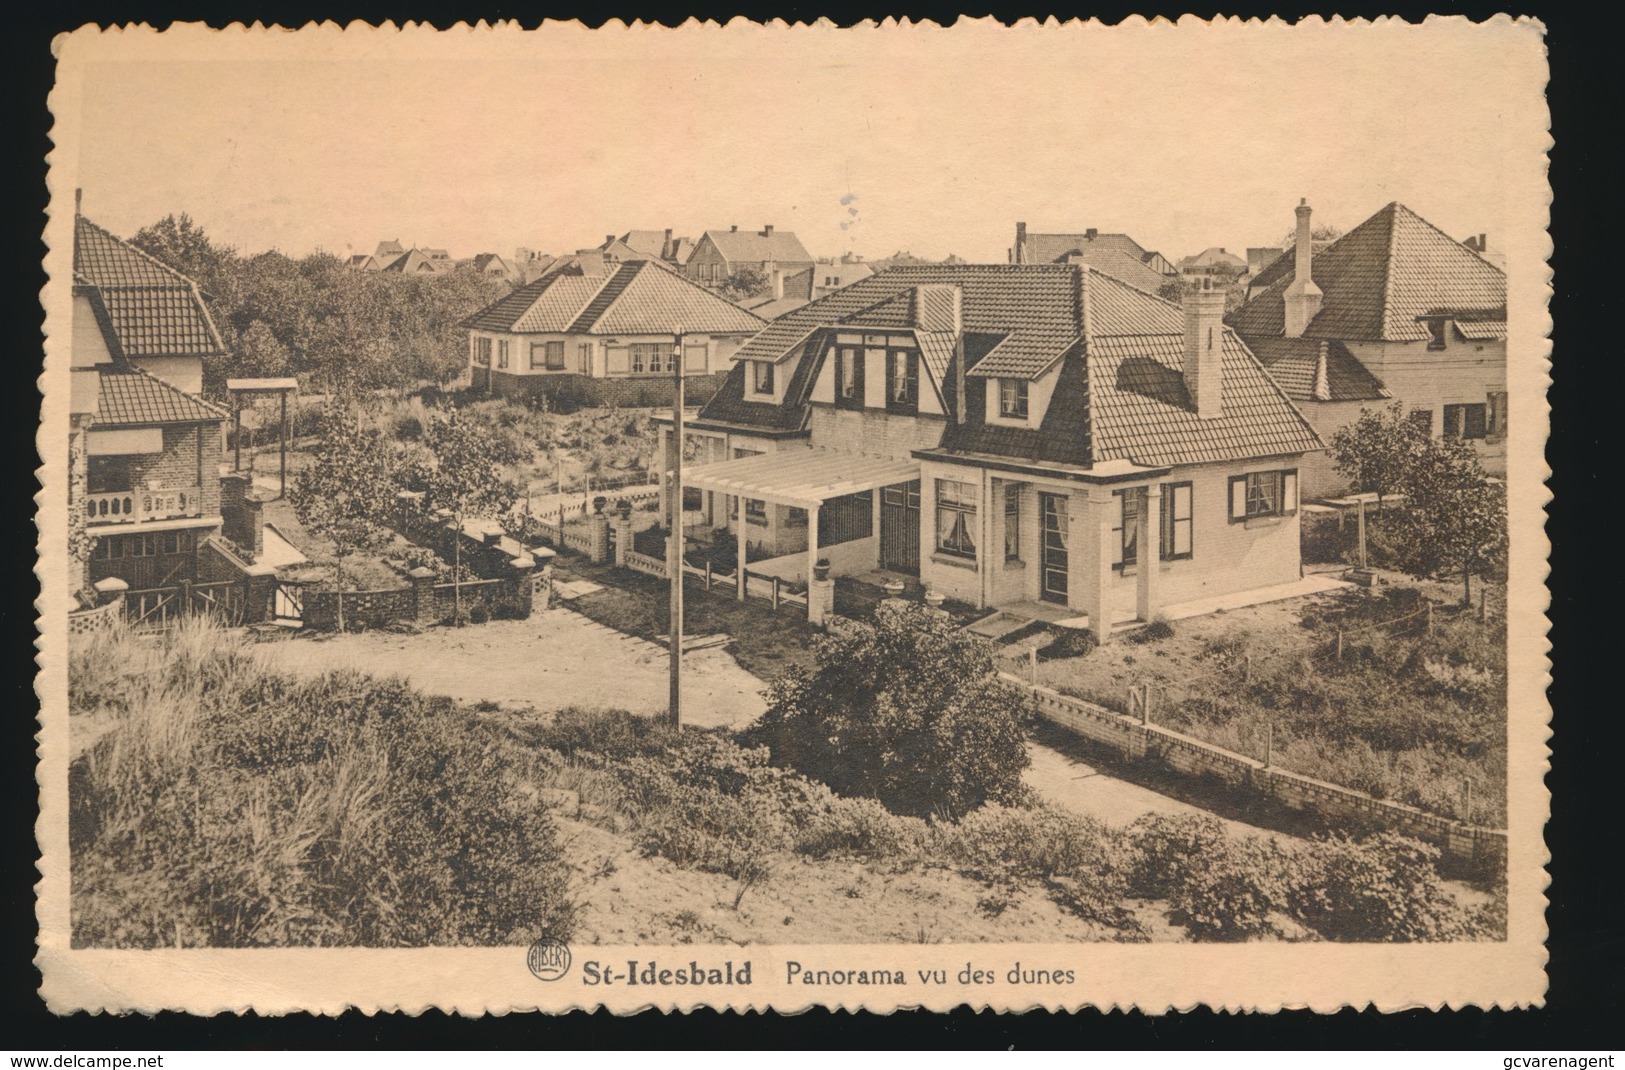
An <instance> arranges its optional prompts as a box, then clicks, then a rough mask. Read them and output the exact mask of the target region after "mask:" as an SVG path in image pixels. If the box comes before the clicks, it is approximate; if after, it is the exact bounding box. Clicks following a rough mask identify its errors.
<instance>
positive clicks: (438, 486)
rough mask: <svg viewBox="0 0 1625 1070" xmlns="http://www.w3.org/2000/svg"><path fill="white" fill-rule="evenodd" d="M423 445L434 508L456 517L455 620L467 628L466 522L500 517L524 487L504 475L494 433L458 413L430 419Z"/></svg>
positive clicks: (450, 410) (449, 411)
mask: <svg viewBox="0 0 1625 1070" xmlns="http://www.w3.org/2000/svg"><path fill="white" fill-rule="evenodd" d="M423 444H424V446H426V447H427V448H428V451H429V454H430V461H429V469H428V471H427V473H426V474H425V478H424V483H425V490H426V491H427V492H428V499H429V502H428V504H429V505H430V506H431V507H432V508H435V509H448V510H450V511H451V516H452V523H453V525H454V526H455V530H456V536H455V537H454V538H453V539H452V546H453V550H452V554H453V561H452V599H453V601H452V606H453V610H452V619H453V620H454V621H455V622H456V623H457V624H459V625H460V624H462V622H463V586H462V585H463V521H464V520H465V519H467V518H468V517H471V516H492V517H500V516H502V514H504V513H506V512H507V511H508V510H509V509H511V508H512V507H513V504H514V502H515V501H516V500H517V499H518V497H519V488H518V486H517V485H516V484H515V483H514V482H513V481H512V480H510V479H508V478H507V477H506V476H505V475H504V474H503V468H502V456H503V454H502V443H501V441H500V440H499V439H498V437H497V435H496V434H495V433H494V432H493V430H492V429H491V428H489V427H486V426H484V425H482V424H478V423H475V422H474V421H472V420H466V419H460V418H459V417H458V415H457V409H456V408H455V407H448V408H447V409H446V410H445V411H443V412H436V413H432V414H431V415H430V419H429V426H428V427H427V428H426V429H425V431H424V436H423Z"/></svg>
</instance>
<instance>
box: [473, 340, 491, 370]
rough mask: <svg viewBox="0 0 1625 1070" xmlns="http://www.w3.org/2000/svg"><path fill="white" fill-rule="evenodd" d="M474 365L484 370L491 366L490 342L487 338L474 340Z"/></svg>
mask: <svg viewBox="0 0 1625 1070" xmlns="http://www.w3.org/2000/svg"><path fill="white" fill-rule="evenodd" d="M474 363H475V364H478V365H481V366H482V367H486V368H489V367H490V366H491V340H490V339H489V338H476V339H474Z"/></svg>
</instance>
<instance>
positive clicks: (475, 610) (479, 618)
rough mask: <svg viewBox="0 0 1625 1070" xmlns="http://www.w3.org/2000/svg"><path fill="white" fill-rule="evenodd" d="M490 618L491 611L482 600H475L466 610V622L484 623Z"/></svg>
mask: <svg viewBox="0 0 1625 1070" xmlns="http://www.w3.org/2000/svg"><path fill="white" fill-rule="evenodd" d="M490 619H491V611H490V610H489V609H487V608H486V606H485V603H484V602H475V603H474V604H473V605H472V606H470V607H469V610H468V622H469V623H470V624H484V623H485V622H486V621H489V620H490Z"/></svg>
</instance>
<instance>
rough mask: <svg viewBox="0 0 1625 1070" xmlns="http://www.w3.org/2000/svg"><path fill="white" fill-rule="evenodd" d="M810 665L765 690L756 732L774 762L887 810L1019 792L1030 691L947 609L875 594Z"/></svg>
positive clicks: (966, 807) (962, 805)
mask: <svg viewBox="0 0 1625 1070" xmlns="http://www.w3.org/2000/svg"><path fill="white" fill-rule="evenodd" d="M814 656H815V658H816V661H817V667H816V669H815V670H814V671H813V672H811V673H808V672H805V671H801V670H792V671H790V672H789V673H787V674H786V675H785V676H782V677H781V678H780V679H779V680H778V681H776V682H775V683H774V685H773V687H772V688H771V689H770V691H769V706H768V709H767V712H766V713H764V714H763V716H762V719H761V721H760V722H758V724H757V726H756V727H755V728H754V729H753V730H752V733H751V738H752V739H753V740H755V741H759V742H761V743H764V744H766V745H767V747H768V748H769V749H770V751H771V752H772V756H773V760H774V762H776V763H777V764H779V765H781V766H787V767H790V768H793V769H798V770H800V771H802V772H804V773H806V774H808V775H810V776H813V777H815V778H817V779H819V780H822V781H823V782H824V783H826V784H828V785H829V786H830V787H832V788H834V789H835V791H837V792H838V793H840V794H843V795H867V796H870V797H872V798H876V799H879V800H880V801H881V802H882V803H884V804H885V806H886V807H887V808H888V809H890V810H891V811H893V812H894V813H902V814H911V815H915V816H925V815H928V814H939V815H944V816H948V817H958V816H960V815H962V814H966V813H969V812H970V811H971V810H973V809H975V808H976V807H977V806H979V805H981V804H982V803H983V802H987V801H992V802H1012V801H1017V800H1019V799H1020V797H1021V791H1020V789H1021V771H1022V770H1023V769H1025V768H1026V767H1027V764H1028V758H1027V751H1026V748H1025V747H1024V745H1023V733H1022V724H1023V722H1024V721H1025V720H1026V719H1027V718H1028V717H1029V716H1030V712H1031V699H1030V698H1029V697H1028V696H1027V695H1026V694H1025V693H1024V692H1023V691H1021V690H1020V689H1019V688H1015V687H1012V686H1010V685H1008V684H1005V683H1003V682H1001V681H1000V680H999V678H998V676H997V674H996V672H995V670H994V666H993V657H992V652H991V648H990V647H989V646H988V645H987V644H986V643H985V642H983V641H982V640H981V639H979V638H977V637H975V636H971V635H967V634H966V633H965V632H963V631H961V630H960V629H959V628H958V627H956V626H955V625H954V624H953V623H952V621H951V620H949V619H948V618H946V617H945V616H942V615H940V614H935V613H930V612H927V611H926V610H925V608H924V607H923V606H920V605H916V604H912V603H907V604H902V605H890V604H884V603H883V604H882V605H881V606H879V607H878V608H877V610H876V614H875V623H874V624H873V625H867V624H860V625H854V626H853V627H851V628H847V629H843V630H842V631H840V632H839V633H836V634H833V635H827V636H825V637H824V638H822V639H820V640H819V641H818V644H817V646H816V647H815V649H814Z"/></svg>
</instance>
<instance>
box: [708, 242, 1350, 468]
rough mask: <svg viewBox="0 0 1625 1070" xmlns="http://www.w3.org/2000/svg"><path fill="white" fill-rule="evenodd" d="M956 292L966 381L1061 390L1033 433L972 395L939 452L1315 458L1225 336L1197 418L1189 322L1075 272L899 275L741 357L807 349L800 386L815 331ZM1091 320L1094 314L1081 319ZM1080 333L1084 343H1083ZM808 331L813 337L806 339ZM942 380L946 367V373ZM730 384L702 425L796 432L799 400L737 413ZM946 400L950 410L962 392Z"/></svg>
mask: <svg viewBox="0 0 1625 1070" xmlns="http://www.w3.org/2000/svg"><path fill="white" fill-rule="evenodd" d="M941 283H948V284H953V285H957V286H959V287H960V290H961V293H962V311H963V318H964V324H965V336H964V346H963V348H964V351H965V361H966V366H967V369H968V370H967V372H966V375H967V377H968V378H972V379H980V378H985V377H989V376H992V375H1011V376H1026V375H1037V374H1040V373H1042V372H1044V371H1045V370H1046V369H1048V368H1050V367H1052V366H1054V364H1055V362H1056V361H1057V360H1059V361H1061V362H1062V363H1061V367H1060V370H1059V371H1058V372H1057V381H1056V389H1055V392H1054V394H1053V396H1052V397H1051V401H1050V404H1049V407H1048V409H1047V410H1046V411H1045V416H1044V420H1043V424H1042V426H1041V427H1039V428H1038V429H1036V430H1034V429H1025V428H1006V427H998V426H993V425H989V424H987V423H985V421H984V418H983V414H982V406H983V400H982V399H983V397H984V395H985V388H982V387H981V384H980V383H977V389H971V390H967V391H966V402H967V404H966V413H965V421H964V422H963V423H959V422H955V421H952V420H951V421H950V423H949V425H948V429H947V430H946V431H945V433H944V437H943V440H942V447H941V448H942V449H943V450H944V451H947V452H950V453H955V452H957V453H964V454H996V455H1000V456H1005V457H1011V458H1027V459H1032V460H1038V461H1050V462H1055V463H1067V464H1098V463H1101V462H1105V461H1111V460H1129V461H1133V462H1135V463H1138V464H1144V465H1163V464H1175V463H1180V464H1186V463H1206V462H1209V461H1219V460H1231V459H1237V458H1243V457H1264V456H1275V455H1279V454H1291V453H1302V452H1305V451H1309V450H1316V449H1319V448H1321V442H1320V440H1319V439H1318V438H1316V437H1315V433H1314V431H1313V430H1311V429H1310V427H1309V425H1308V423H1307V422H1306V421H1305V420H1304V418H1303V415H1302V414H1301V413H1300V412H1299V411H1298V410H1297V408H1296V407H1295V406H1294V405H1293V404H1292V402H1291V401H1290V400H1289V399H1288V398H1287V396H1286V395H1285V394H1284V393H1283V392H1282V389H1281V388H1280V387H1279V386H1277V385H1276V383H1275V382H1274V381H1273V380H1272V379H1271V378H1270V376H1269V375H1268V374H1267V373H1266V372H1265V371H1264V369H1263V368H1262V366H1260V364H1259V363H1258V361H1257V360H1256V359H1255V358H1254V357H1253V355H1252V354H1251V353H1250V352H1248V350H1247V348H1246V347H1245V346H1244V345H1243V344H1242V343H1241V341H1240V339H1239V338H1237V337H1236V336H1235V335H1234V333H1233V332H1230V331H1226V339H1225V346H1224V356H1223V391H1222V395H1223V410H1222V413H1221V415H1219V416H1217V417H1208V418H1203V417H1198V416H1197V415H1196V413H1195V412H1194V410H1193V408H1192V405H1191V400H1190V397H1189V395H1188V393H1187V392H1186V389H1185V380H1184V376H1183V374H1182V372H1181V361H1182V355H1183V350H1184V340H1185V335H1184V330H1185V318H1184V312H1183V311H1182V310H1181V309H1180V308H1179V307H1178V306H1177V305H1172V304H1170V303H1168V302H1167V301H1164V300H1162V299H1160V298H1158V297H1155V296H1153V295H1151V294H1147V293H1144V292H1142V291H1140V290H1136V289H1135V288H1134V287H1132V286H1129V285H1127V284H1126V283H1124V282H1122V281H1121V280H1119V279H1116V278H1113V277H1111V276H1109V275H1104V274H1101V273H1099V272H1096V271H1092V270H1090V269H1088V268H1083V267H1080V266H1075V265H1054V264H1046V265H934V266H930V267H918V268H898V269H894V270H892V271H889V272H885V273H883V274H880V275H876V276H873V277H872V278H868V279H862V280H860V281H859V282H857V283H855V284H854V285H852V286H850V287H848V288H847V289H844V290H839V291H836V292H835V293H833V294H830V295H829V296H827V297H823V298H820V299H819V300H817V301H815V302H813V303H812V304H810V305H808V306H806V307H805V308H803V309H801V310H799V311H796V312H792V313H790V314H789V315H787V316H785V317H783V318H782V319H780V320H776V321H774V322H773V323H771V324H769V325H768V326H767V327H766V328H765V329H764V330H763V331H762V332H761V333H760V334H758V335H757V336H756V337H755V338H753V339H752V340H751V341H749V342H747V343H746V344H745V346H744V347H742V348H741V349H740V351H739V353H738V354H737V355H736V356H737V357H738V358H740V359H747V360H748V359H758V360H773V359H775V358H777V357H779V356H781V355H783V354H784V353H785V352H787V351H788V350H790V348H791V347H792V346H796V347H799V349H800V352H799V354H798V355H799V357H800V360H799V361H798V363H797V366H796V376H797V377H798V380H802V381H804V380H807V379H809V378H810V377H811V376H812V375H813V374H815V370H816V369H815V366H816V365H817V364H818V363H819V360H820V359H821V357H822V353H823V349H824V346H823V342H822V339H823V338H825V337H827V336H826V335H825V333H824V332H823V331H821V330H819V329H818V328H828V329H837V330H838V329H839V328H840V327H841V326H844V325H849V324H851V323H852V322H853V321H854V320H856V319H864V318H868V317H870V316H873V315H874V314H875V313H876V311H877V310H878V309H881V308H885V309H895V308H897V307H898V306H899V304H900V302H899V301H898V298H899V297H908V296H910V295H911V294H912V292H913V290H914V288H915V287H916V286H919V285H922V284H941ZM1084 310H1086V311H1087V315H1084V314H1083V311H1084ZM1085 322H1086V324H1087V335H1086V336H1084V327H1085ZM809 330H811V331H812V332H813V333H812V335H811V337H808V335H807V332H808V331H809ZM930 333H931V332H926V331H919V330H916V335H917V336H918V337H920V342H921V348H922V353H924V354H925V363H926V365H927V367H928V368H930V369H931V371H932V373H933V375H935V376H936V381H937V382H938V383H939V384H941V383H944V382H946V381H948V380H949V379H950V378H951V376H952V375H953V365H952V355H951V351H949V352H946V353H945V352H944V351H943V350H942V347H937V348H936V349H932V348H931V347H932V346H934V345H935V341H936V340H934V339H927V338H926V337H925V336H926V335H928V334H930ZM939 369H940V370H939ZM743 376H744V369H743V368H738V369H735V372H734V374H733V375H732V376H730V379H729V382H730V383H733V382H734V380H735V379H737V380H738V384H739V385H738V390H739V391H740V393H739V394H738V395H735V394H734V393H732V392H731V390H730V388H729V387H724V389H723V391H722V392H721V393H719V394H718V397H717V400H715V401H713V403H712V404H711V405H708V406H707V407H706V409H705V410H704V411H703V412H702V413H701V416H702V418H712V419H719V420H728V421H730V422H735V423H756V422H758V421H761V422H762V424H761V425H762V426H765V427H783V426H801V423H802V421H803V419H804V412H803V409H804V404H805V401H804V398H803V397H802V396H801V395H800V394H797V393H796V392H794V391H790V392H787V397H786V401H785V403H784V404H783V405H782V406H778V407H774V406H760V405H747V404H746V403H743V400H742V391H743V381H744V379H743ZM942 393H943V399H944V401H946V402H948V404H949V408H950V410H952V409H953V408H954V407H955V398H954V395H955V394H956V391H954V390H952V389H950V388H947V387H944V388H943V391H942Z"/></svg>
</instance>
